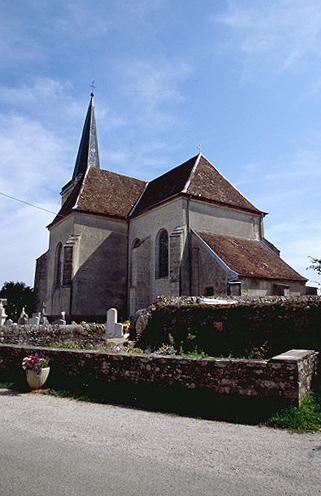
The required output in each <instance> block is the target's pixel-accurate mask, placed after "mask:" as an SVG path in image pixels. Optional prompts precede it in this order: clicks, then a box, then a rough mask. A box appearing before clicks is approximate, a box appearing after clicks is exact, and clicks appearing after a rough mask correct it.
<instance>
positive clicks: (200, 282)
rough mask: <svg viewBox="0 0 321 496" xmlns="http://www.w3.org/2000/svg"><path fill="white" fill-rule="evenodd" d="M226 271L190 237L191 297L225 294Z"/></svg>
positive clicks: (227, 278)
mask: <svg viewBox="0 0 321 496" xmlns="http://www.w3.org/2000/svg"><path fill="white" fill-rule="evenodd" d="M228 280H229V277H228V273H227V271H225V270H224V268H223V267H222V266H221V265H220V264H219V263H218V262H217V261H216V260H215V258H214V257H213V256H212V255H211V254H210V253H209V251H208V250H206V249H205V247H204V246H202V245H201V244H200V243H199V242H198V241H197V240H196V239H195V238H194V237H192V295H194V296H198V295H203V296H211V295H218V294H226V292H227V281H228Z"/></svg>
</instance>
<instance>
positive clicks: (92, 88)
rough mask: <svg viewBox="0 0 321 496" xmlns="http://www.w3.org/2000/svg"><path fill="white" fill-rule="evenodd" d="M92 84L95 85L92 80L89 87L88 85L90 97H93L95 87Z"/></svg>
mask: <svg viewBox="0 0 321 496" xmlns="http://www.w3.org/2000/svg"><path fill="white" fill-rule="evenodd" d="M94 83H95V80H94V79H93V80H92V82H91V85H90V87H91V96H94V89H95V88H96V86H95V84H94Z"/></svg>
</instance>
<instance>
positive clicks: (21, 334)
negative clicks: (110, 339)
mask: <svg viewBox="0 0 321 496" xmlns="http://www.w3.org/2000/svg"><path fill="white" fill-rule="evenodd" d="M0 343H2V344H3V343H6V344H24V345H26V344H27V345H31V346H48V344H49V343H50V345H51V346H62V345H65V346H67V345H68V343H69V345H70V346H73V347H75V348H79V349H85V350H90V349H93V348H97V347H98V346H102V345H105V344H106V329H105V326H104V325H103V324H81V325H80V324H79V325H65V326H64V325H51V324H48V325H41V326H36V325H5V326H0Z"/></svg>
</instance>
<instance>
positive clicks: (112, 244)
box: [53, 232, 127, 318]
mask: <svg viewBox="0 0 321 496" xmlns="http://www.w3.org/2000/svg"><path fill="white" fill-rule="evenodd" d="M126 284H127V241H126V237H125V236H124V235H122V234H118V233H114V232H112V233H111V234H110V235H109V236H108V238H107V239H105V240H104V241H103V242H102V243H101V244H100V245H99V247H98V248H97V249H96V250H95V251H94V252H93V253H92V254H91V255H90V256H89V257H88V258H87V260H86V261H85V262H84V263H83V264H82V265H81V266H80V267H79V269H78V270H77V272H76V274H75V276H74V278H73V280H72V286H70V285H69V286H61V287H59V288H56V289H55V291H54V294H53V300H54V301H55V302H56V304H55V307H54V309H53V313H55V314H57V315H59V314H60V312H61V310H65V309H66V308H67V309H66V310H65V311H66V312H67V315H68V314H71V315H73V316H74V317H77V316H82V317H85V316H97V317H100V318H102V317H104V318H105V317H106V312H107V310H108V309H109V308H116V309H117V310H118V313H119V314H120V315H125V313H126ZM67 293H68V294H67ZM70 298H71V301H72V304H71V308H70V304H69V302H70ZM62 307H65V308H62Z"/></svg>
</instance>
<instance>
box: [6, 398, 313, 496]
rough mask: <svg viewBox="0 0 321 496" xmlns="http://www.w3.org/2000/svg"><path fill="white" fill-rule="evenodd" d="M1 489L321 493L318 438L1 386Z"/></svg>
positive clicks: (33, 493)
mask: <svg viewBox="0 0 321 496" xmlns="http://www.w3.org/2000/svg"><path fill="white" fill-rule="evenodd" d="M0 443H1V444H0V446H1V450H0V494H1V496H16V495H17V496H18V495H19V496H20V495H21V494H24V495H25V496H40V495H43V494H50V495H52V496H60V495H64V496H70V495H77V496H79V495H86V496H94V495H100V496H102V495H108V496H110V495H122V496H126V495H133V496H134V495H143V496H145V495H151V496H158V495H171V496H173V495H182V494H184V496H185V495H187V496H188V495H197V496H200V495H207V496H208V495H218V496H221V495H222V496H223V495H224V496H230V495H232V496H234V495H235V496H236V495H237V496H242V495H256V496H257V495H275V496H276V495H277V496H280V495H282V496H286V495H289V496H290V495H291V496H295V495H304V496H309V495H311V496H315V495H318V494H320V495H321V475H320V468H321V435H320V434H319V433H318V434H304V435H302V434H290V433H288V432H286V431H278V430H274V429H269V428H260V427H256V426H246V425H238V424H228V423H224V422H214V421H206V420H198V419H193V418H187V417H175V416H170V415H164V414H158V413H153V412H146V411H142V410H136V409H131V408H127V407H126V408H125V407H119V406H112V405H100V404H93V403H84V402H78V401H75V400H69V399H62V398H55V397H53V396H45V395H42V394H39V393H24V394H19V393H16V392H14V391H11V390H5V389H0Z"/></svg>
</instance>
